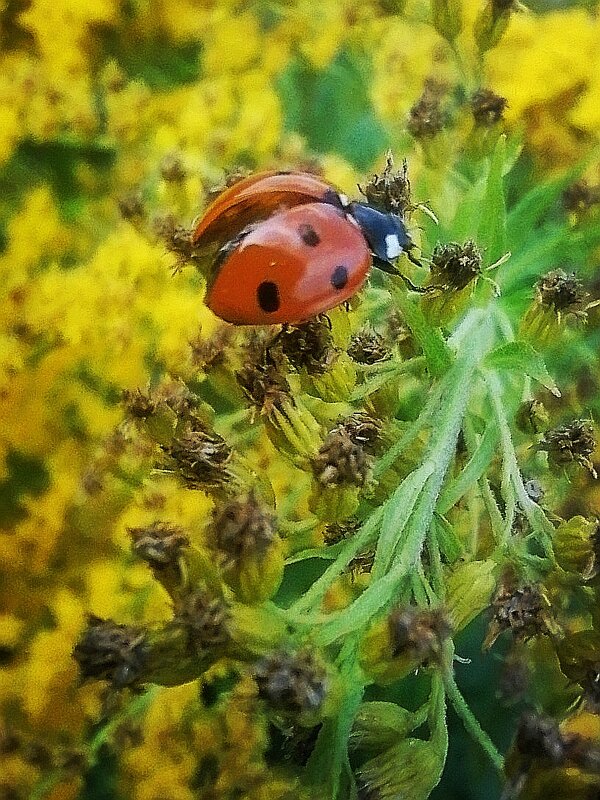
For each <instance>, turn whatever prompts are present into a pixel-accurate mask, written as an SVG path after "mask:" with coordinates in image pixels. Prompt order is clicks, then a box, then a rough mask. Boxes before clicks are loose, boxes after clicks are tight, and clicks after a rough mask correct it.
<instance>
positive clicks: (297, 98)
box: [278, 51, 388, 169]
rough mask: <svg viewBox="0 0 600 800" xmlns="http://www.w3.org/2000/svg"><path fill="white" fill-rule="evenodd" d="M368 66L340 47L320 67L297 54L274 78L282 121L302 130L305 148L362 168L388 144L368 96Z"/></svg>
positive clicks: (369, 165)
mask: <svg viewBox="0 0 600 800" xmlns="http://www.w3.org/2000/svg"><path fill="white" fill-rule="evenodd" d="M368 80H369V70H368V69H367V65H366V64H365V65H363V64H361V62H360V61H359V60H358V58H357V57H356V56H354V55H351V54H350V53H348V52H344V51H342V52H340V53H339V54H338V55H337V56H336V58H335V59H334V60H333V61H332V62H331V64H329V65H328V66H327V68H326V69H324V70H316V69H315V68H314V67H313V66H312V65H310V64H309V63H308V62H307V61H304V60H302V59H301V58H297V59H295V60H293V61H292V62H291V63H290V65H289V66H288V67H287V69H286V70H285V72H284V73H283V75H282V76H281V77H280V78H279V81H278V90H279V96H280V99H281V104H282V108H283V115H284V125H285V128H286V129H287V130H288V131H296V132H298V133H301V134H302V135H303V136H304V137H305V138H306V141H307V145H308V148H309V149H311V150H314V151H316V152H318V153H328V152H335V153H339V154H340V155H341V156H343V157H344V158H346V159H347V160H348V161H350V162H351V163H352V164H353V165H354V166H355V167H358V168H359V169H367V168H369V167H371V166H372V165H373V163H374V162H375V160H376V159H377V158H378V157H380V156H381V154H382V153H383V152H384V151H385V149H386V147H387V146H388V135H387V132H386V131H385V129H384V127H383V125H382V124H381V122H380V121H379V120H378V118H377V116H376V115H375V111H374V109H373V106H372V103H371V100H370V97H369V92H370V88H369V83H368Z"/></svg>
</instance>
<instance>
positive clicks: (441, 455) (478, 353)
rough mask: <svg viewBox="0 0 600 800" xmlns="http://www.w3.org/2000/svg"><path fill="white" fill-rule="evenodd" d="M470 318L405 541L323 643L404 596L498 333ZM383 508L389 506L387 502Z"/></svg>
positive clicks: (481, 319)
mask: <svg viewBox="0 0 600 800" xmlns="http://www.w3.org/2000/svg"><path fill="white" fill-rule="evenodd" d="M469 322H470V325H469V327H470V328H471V334H472V335H471V339H472V341H473V344H472V346H470V347H469V348H464V349H463V351H462V352H461V354H460V356H459V357H458V358H457V360H456V361H455V363H454V364H453V365H452V367H451V368H450V369H449V370H448V373H447V374H446V376H445V378H444V380H443V381H442V382H443V383H444V384H445V385H446V386H447V392H445V393H444V396H443V402H442V404H441V406H442V407H441V408H439V409H438V421H437V427H436V429H435V430H434V432H433V435H432V437H431V441H430V444H429V447H428V450H427V453H426V455H425V462H431V463H432V464H433V465H434V469H433V472H432V473H431V474H430V475H429V477H428V478H427V479H426V481H425V484H424V486H423V488H422V490H421V492H420V494H419V497H418V500H417V502H416V503H415V506H414V509H413V510H412V513H411V515H410V518H409V520H408V523H407V524H406V526H405V528H404V535H403V539H402V541H401V542H400V541H397V545H396V552H395V553H394V556H393V559H392V562H391V567H390V569H389V571H388V572H387V573H386V574H385V575H383V576H382V577H381V578H379V580H375V581H374V582H373V583H371V585H370V586H369V587H368V588H367V589H366V590H365V591H364V592H363V593H362V594H361V595H360V597H358V598H357V599H356V600H355V601H354V602H353V603H352V604H351V605H350V606H348V607H347V608H345V609H344V610H343V611H341V612H340V613H338V614H336V616H335V617H334V618H333V619H331V620H330V621H328V622H325V623H324V624H323V626H322V627H321V629H320V630H318V631H317V632H316V634H315V639H316V641H317V642H318V643H319V644H321V645H327V644H329V643H331V642H333V641H334V640H336V639H338V638H340V637H342V636H345V635H347V634H349V633H350V632H352V631H356V630H360V628H362V627H364V626H365V625H367V624H368V622H369V621H370V620H371V618H372V617H373V616H374V615H375V614H376V613H377V612H379V611H380V610H381V609H382V608H383V607H385V606H386V605H388V604H389V603H390V602H391V601H392V600H393V599H394V598H395V597H397V596H398V592H399V591H400V589H401V587H402V585H403V583H404V582H405V580H406V578H407V576H408V575H409V574H410V572H411V571H412V570H413V569H414V567H415V565H416V564H417V561H418V559H419V557H420V554H421V550H422V547H423V543H424V541H425V536H426V535H427V531H428V530H429V528H430V526H431V523H432V519H433V515H434V512H435V504H436V501H437V499H438V496H439V493H440V489H441V487H442V484H443V482H444V479H445V476H446V472H447V470H448V468H449V466H450V464H451V462H452V459H453V458H454V453H455V450H456V441H457V439H458V434H459V432H460V429H461V426H462V420H463V416H464V413H465V409H466V407H467V403H468V401H469V399H470V396H471V390H472V384H473V381H474V380H475V377H476V371H477V366H478V364H479V363H480V361H481V359H482V358H483V357H484V355H485V354H486V352H487V351H488V349H489V348H490V346H491V343H492V335H491V333H492V332H491V328H490V325H489V324H488V315H487V314H486V313H485V312H480V311H475V312H472V315H471V319H470V320H469ZM389 502H390V501H389V500H388V503H389ZM383 508H384V509H385V508H387V503H386V505H385V506H384V507H383Z"/></svg>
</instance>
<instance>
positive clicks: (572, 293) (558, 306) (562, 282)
mask: <svg viewBox="0 0 600 800" xmlns="http://www.w3.org/2000/svg"><path fill="white" fill-rule="evenodd" d="M535 288H536V297H537V301H538V302H539V303H540V304H541V305H543V306H546V307H548V308H552V309H553V310H554V311H555V312H556V313H557V314H558V313H563V314H575V315H576V316H585V302H586V299H587V297H588V294H587V292H586V291H584V288H583V285H582V283H581V281H580V280H579V278H578V277H577V276H576V275H575V273H574V272H571V273H566V272H564V271H563V270H562V269H556V270H553V271H552V272H548V273H547V274H546V275H544V277H543V278H540V280H539V281H538V282H537V283H536V285H535Z"/></svg>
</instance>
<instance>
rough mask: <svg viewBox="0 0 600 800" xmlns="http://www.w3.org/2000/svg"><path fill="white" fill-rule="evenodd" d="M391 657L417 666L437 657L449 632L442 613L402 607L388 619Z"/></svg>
mask: <svg viewBox="0 0 600 800" xmlns="http://www.w3.org/2000/svg"><path fill="white" fill-rule="evenodd" d="M388 625H389V630H390V637H391V641H392V654H391V655H392V657H393V658H398V656H406V655H408V656H410V657H411V658H414V659H415V660H417V661H419V662H423V661H425V660H427V659H428V658H430V657H432V656H435V655H437V654H438V653H439V652H440V649H441V646H442V643H443V642H444V640H445V639H447V638H448V636H450V633H451V632H452V628H451V626H450V622H449V620H448V617H447V616H446V614H445V613H444V611H443V610H442V609H439V608H434V609H425V608H417V607H416V606H405V607H404V608H398V609H396V610H395V611H393V612H392V613H391V614H390V616H389V618H388Z"/></svg>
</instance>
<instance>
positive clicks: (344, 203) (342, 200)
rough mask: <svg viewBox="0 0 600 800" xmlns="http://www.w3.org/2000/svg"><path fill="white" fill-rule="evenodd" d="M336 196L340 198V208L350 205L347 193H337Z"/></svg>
mask: <svg viewBox="0 0 600 800" xmlns="http://www.w3.org/2000/svg"><path fill="white" fill-rule="evenodd" d="M338 197H339V198H340V203H341V204H342V208H346V207H347V206H349V205H350V200H349V199H348V195H345V194H338Z"/></svg>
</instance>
